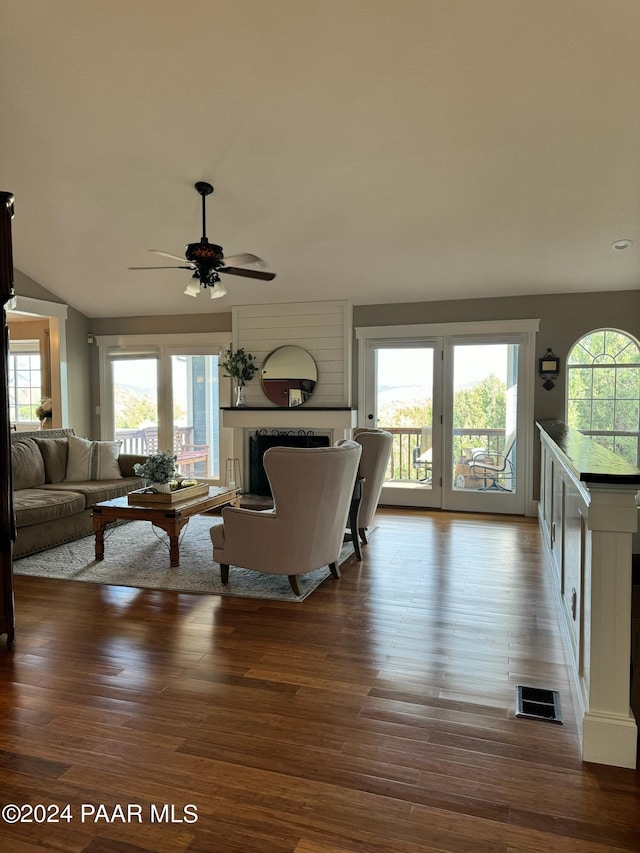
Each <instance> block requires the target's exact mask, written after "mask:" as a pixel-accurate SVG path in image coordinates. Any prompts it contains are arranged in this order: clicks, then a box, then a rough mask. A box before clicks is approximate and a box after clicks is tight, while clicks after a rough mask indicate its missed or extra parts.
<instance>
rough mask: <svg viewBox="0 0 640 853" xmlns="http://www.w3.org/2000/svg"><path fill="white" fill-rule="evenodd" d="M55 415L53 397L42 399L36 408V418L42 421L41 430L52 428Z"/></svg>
mask: <svg viewBox="0 0 640 853" xmlns="http://www.w3.org/2000/svg"><path fill="white" fill-rule="evenodd" d="M52 414H53V400H52V399H51V397H42V398H41V400H40V402H39V403H38V405H37V406H36V417H37V418H38V420H39V421H40V429H47V427H50V426H51V415H52Z"/></svg>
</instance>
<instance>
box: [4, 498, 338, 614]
mask: <svg viewBox="0 0 640 853" xmlns="http://www.w3.org/2000/svg"><path fill="white" fill-rule="evenodd" d="M221 523H222V521H221V520H220V519H219V518H215V517H210V516H202V515H200V516H194V517H193V518H191V519H190V520H189V523H188V524H187V526H186V527H185V528H184V529H183V531H182V534H181V541H180V565H179V566H176V567H175V568H171V567H170V566H169V540H168V538H167V536H166V534H165V533H164V532H163V531H160V530H158V529H157V528H155V527H153V526H152V525H151V524H149V522H148V521H131V522H129V523H127V524H120V525H118V526H117V527H110V528H108V529H107V531H106V532H105V537H104V560H103V561H101V562H97V561H96V560H95V559H94V554H95V551H94V545H95V538H94V536H93V534H92V535H91V536H85V537H84V539H78V540H77V541H75V542H69V543H68V544H66V545H58V547H57V548H51V549H50V550H48V551H43V552H42V553H40V554H34V555H32V556H30V557H20V558H19V559H17V560H15V561H14V566H13V570H14V573H15V574H16V575H32V576H36V577H43V578H56V579H61V580H75V581H89V582H90V583H104V584H111V585H113V586H132V587H139V588H142V589H169V590H177V591H179V592H193V593H206V594H209V595H232V596H242V597H245V598H264V599H274V600H279V601H304V599H305V598H306V597H307V596H308V595H309V594H310V593H311V592H313V591H314V590H315V589H317V588H318V586H320V584H321V583H322V582H323V581H325V580H326V579H327V578H328V577H329V576H330V574H331V573H330V571H329V568H328V566H324V567H323V568H320V569H316V570H315V571H313V572H307V573H306V574H303V575H299V576H298V581H299V584H300V591H301V595H300V596H299V597H298V596H296V595H295V594H294V592H293V590H292V589H291V587H290V585H289V579H288V578H287V577H286V575H263V574H261V573H260V572H252V571H249V570H248V569H238V568H236V567H235V566H231V568H230V570H229V583H228V584H227V585H226V586H223V585H222V583H221V582H220V566H219V565H218V563H214V562H213V559H212V545H211V536H210V535H209V531H210V529H211V527H212V526H213V525H214V524H221ZM352 555H353V545H352V544H351V543H350V542H348V543H345V544H344V545H343V548H342V552H341V554H340V560H339V562H340V564H342V563H343V562H344V561H345V560H347V559H348V558H349V557H350V556H352Z"/></svg>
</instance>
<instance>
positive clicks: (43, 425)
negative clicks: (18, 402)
mask: <svg viewBox="0 0 640 853" xmlns="http://www.w3.org/2000/svg"><path fill="white" fill-rule="evenodd" d="M52 426H53V424H52V421H51V416H49V417H47V418H41V420H40V429H51V428H52Z"/></svg>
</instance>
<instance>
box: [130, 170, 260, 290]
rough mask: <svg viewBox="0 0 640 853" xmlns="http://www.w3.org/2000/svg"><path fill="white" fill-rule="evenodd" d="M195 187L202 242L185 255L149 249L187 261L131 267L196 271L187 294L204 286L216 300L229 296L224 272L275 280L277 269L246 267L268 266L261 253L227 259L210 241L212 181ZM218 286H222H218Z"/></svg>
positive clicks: (193, 244)
mask: <svg viewBox="0 0 640 853" xmlns="http://www.w3.org/2000/svg"><path fill="white" fill-rule="evenodd" d="M195 188H196V190H197V191H198V193H199V195H200V196H201V197H202V237H201V238H200V242H199V243H189V245H188V246H187V248H186V249H185V253H184V257H183V258H181V257H180V256H179V255H172V254H170V253H169V252H161V251H160V250H159V249H149V251H150V252H153V254H154V255H162V256H163V257H165V258H171V259H172V260H174V261H186V263H183V264H180V265H178V266H163V267H128V269H130V270H191V272H192V273H193V279H194V280H193V281H192V282H190V283H189V284H188V285H187V289H186V290H185V294H186V295H187V296H198V294H199V293H200V288H201V287H204V288H205V290H206V288H207V287H210V288H212V290H211V298H212V299H216V298H217V297H220V296H225V295H226V293H227V291H226V289H225V287H224V285H223V284H222V282H221V281H220V273H224V274H225V275H241V276H245V277H246V278H258V279H260V280H261V281H272V280H273V279H274V278H275V277H276V274H275V273H274V272H266V271H265V270H260V269H255V268H254V269H243V267H244V265H245V264H254V267H255V266H258V267H260V266H264V261H263V260H262V259H261V258H259V257H258V256H257V255H252V254H250V253H246V252H245V253H244V254H242V255H232V256H231V257H229V258H225V256H224V252H223V250H222V246H217V245H216V244H215V243H210V242H209V241H208V240H207V214H206V198H207V196H208V195H211V193H212V192H213V187H212V186H211V184H208V183H206V181H198V182H197V183H196V184H195ZM216 285H218V286H217V287H216Z"/></svg>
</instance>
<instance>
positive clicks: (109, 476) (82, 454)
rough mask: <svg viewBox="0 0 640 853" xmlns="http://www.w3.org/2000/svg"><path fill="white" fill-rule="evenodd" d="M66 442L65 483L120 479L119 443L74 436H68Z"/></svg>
mask: <svg viewBox="0 0 640 853" xmlns="http://www.w3.org/2000/svg"><path fill="white" fill-rule="evenodd" d="M68 441H69V453H68V456H67V473H66V476H65V481H66V482H68V483H73V482H85V481H87V480H116V479H120V478H121V477H122V472H121V471H120V466H119V465H118V454H119V453H120V442H119V441H89V439H87V438H79V437H78V436H76V435H70V436H69V439H68Z"/></svg>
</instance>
